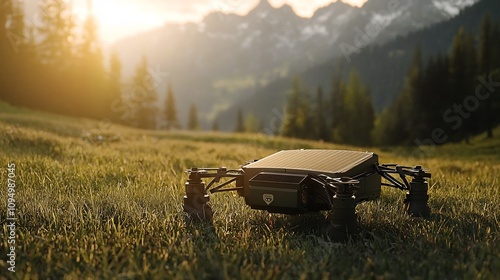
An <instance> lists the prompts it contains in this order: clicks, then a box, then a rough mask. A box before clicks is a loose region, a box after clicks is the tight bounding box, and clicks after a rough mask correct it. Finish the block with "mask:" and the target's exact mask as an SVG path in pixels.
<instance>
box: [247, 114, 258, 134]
mask: <svg viewBox="0 0 500 280" xmlns="http://www.w3.org/2000/svg"><path fill="white" fill-rule="evenodd" d="M245 132H248V133H256V132H259V121H258V120H257V118H256V117H255V115H254V114H253V113H248V114H247V115H246V117H245Z"/></svg>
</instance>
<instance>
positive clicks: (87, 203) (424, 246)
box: [0, 103, 500, 279]
mask: <svg viewBox="0 0 500 280" xmlns="http://www.w3.org/2000/svg"><path fill="white" fill-rule="evenodd" d="M495 133H496V135H497V137H496V138H495V139H489V140H487V139H485V137H484V136H478V137H476V138H474V139H473V140H472V143H471V144H468V145H465V144H447V145H445V146H442V147H437V148H435V147H426V148H424V149H422V150H420V149H418V150H416V149H409V148H383V149H372V148H359V147H346V146H338V145H333V144H327V143H319V142H308V141H300V140H292V139H284V138H279V137H274V138H271V137H264V136H261V135H233V134H222V133H190V132H157V131H144V130H137V129H132V128H127V127H122V126H118V125H108V124H105V123H102V122H97V121H92V120H86V119H75V118H68V117H61V116H54V115H51V114H46V113H40V112H33V111H28V110H24V109H17V108H13V107H10V106H7V105H5V104H2V103H0V170H1V171H0V185H1V186H2V187H1V188H0V220H1V222H2V229H1V231H0V232H1V234H0V236H1V237H0V243H1V244H2V245H1V246H0V256H1V257H0V278H4V277H5V278H12V279H24V278H25V277H29V278H33V279H48V278H51V279H61V278H64V277H65V278H67V279H84V278H95V279H109V278H114V279H128V278H138V279H141V278H148V279H149V278H158V279H205V278H211V279H330V278H334V279H346V278H350V279H382V278H387V279H401V278H406V279H457V278H459V279H494V278H496V277H498V275H499V274H500V235H499V233H500V225H499V219H500V182H499V177H500V176H499V174H500V137H498V135H499V134H500V129H497V130H496V131H495ZM295 148H326V149H354V150H362V151H364V150H371V151H375V152H377V153H378V154H379V156H380V161H381V162H382V163H392V162H397V163H400V164H408V165H415V164H421V165H423V166H425V167H428V168H430V169H431V171H432V174H433V178H432V180H431V181H430V193H429V194H430V196H431V199H430V202H429V204H430V206H431V208H432V211H433V215H432V217H431V218H430V219H428V220H423V219H412V218H409V217H407V216H406V215H405V214H404V213H402V211H401V205H402V201H403V199H404V194H403V193H402V192H400V191H399V190H393V189H384V190H383V193H382V197H381V198H380V199H379V200H377V201H373V202H367V203H364V204H360V205H359V206H358V207H357V211H358V215H359V225H360V227H361V234H360V237H359V238H358V239H357V240H355V241H352V242H349V243H347V244H335V243H331V242H328V241H327V240H326V239H325V238H324V237H323V236H322V234H321V231H322V226H323V223H324V221H323V216H322V215H304V216H286V215H278V214H272V215H271V214H268V213H267V212H264V211H255V210H251V209H249V207H247V206H246V205H245V203H244V201H243V199H241V198H238V197H236V195H235V194H231V193H229V194H219V195H215V196H213V197H212V199H211V205H212V208H213V209H214V212H215V213H214V225H213V227H209V226H201V225H200V226H186V224H185V223H184V220H183V215H182V195H183V192H184V183H185V180H186V174H184V170H185V169H187V168H189V167H192V166H208V167H218V166H227V167H239V165H240V164H243V163H245V162H246V161H248V160H253V159H257V158H261V157H264V156H266V155H269V154H272V153H274V152H276V151H279V150H282V149H295ZM10 163H14V164H15V165H16V168H15V175H16V177H15V182H16V195H15V199H16V217H17V219H18V222H17V228H16V233H17V239H16V241H17V245H18V246H17V248H16V273H10V272H8V270H7V268H8V267H9V265H8V264H7V262H6V261H7V256H6V255H7V253H8V243H7V235H8V234H9V230H8V228H7V221H6V217H7V213H6V212H7V173H8V171H7V166H8V164H10ZM495 275H497V276H495Z"/></svg>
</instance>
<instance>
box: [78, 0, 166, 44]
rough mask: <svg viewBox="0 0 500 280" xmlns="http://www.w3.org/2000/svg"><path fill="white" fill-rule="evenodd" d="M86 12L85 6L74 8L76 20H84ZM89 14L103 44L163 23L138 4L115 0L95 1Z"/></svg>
mask: <svg viewBox="0 0 500 280" xmlns="http://www.w3.org/2000/svg"><path fill="white" fill-rule="evenodd" d="M88 10H89V9H88V7H87V6H85V5H83V6H76V5H75V7H74V11H75V14H76V16H77V18H78V20H84V19H85V18H86V17H87V15H88ZM91 13H92V15H93V17H94V18H95V20H96V21H97V24H98V28H99V34H100V37H101V38H102V40H103V42H105V43H111V42H114V41H116V40H117V39H119V38H122V37H125V36H128V35H131V34H134V33H138V32H141V31H144V30H148V29H151V28H153V27H155V26H161V25H162V24H163V23H164V21H163V20H162V18H161V16H158V15H157V14H154V13H153V14H152V13H151V11H147V10H144V6H141V5H140V2H138V3H137V4H136V3H130V2H125V1H117V0H107V1H95V2H94V3H93V5H92V8H91Z"/></svg>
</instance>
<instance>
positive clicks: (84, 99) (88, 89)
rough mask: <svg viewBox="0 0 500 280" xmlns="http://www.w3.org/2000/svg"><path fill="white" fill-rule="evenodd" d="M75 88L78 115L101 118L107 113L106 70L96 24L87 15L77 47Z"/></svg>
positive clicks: (108, 99)
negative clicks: (79, 43)
mask: <svg viewBox="0 0 500 280" xmlns="http://www.w3.org/2000/svg"><path fill="white" fill-rule="evenodd" d="M78 54H79V56H78V63H77V67H78V70H77V73H76V74H77V77H75V80H76V81H78V84H79V87H78V88H77V94H78V96H77V97H78V99H79V100H81V102H80V107H81V110H82V112H81V113H80V115H82V116H87V117H94V118H103V117H106V116H107V115H109V111H110V110H111V107H110V103H111V101H110V98H109V96H108V95H107V94H106V72H105V69H104V62H103V55H102V51H101V49H100V47H99V42H98V36H97V25H96V23H95V20H94V18H93V17H92V16H91V15H89V16H88V17H87V19H86V21H85V23H84V28H83V34H82V44H81V45H80V47H79V48H78Z"/></svg>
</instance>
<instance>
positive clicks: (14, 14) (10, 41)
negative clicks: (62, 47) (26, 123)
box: [0, 0, 24, 103]
mask: <svg viewBox="0 0 500 280" xmlns="http://www.w3.org/2000/svg"><path fill="white" fill-rule="evenodd" d="M18 6H19V4H18V3H17V2H13V1H10V0H6V1H2V3H0V99H2V100H4V101H7V102H10V103H16V101H17V99H18V96H17V93H18V90H17V86H18V85H20V84H22V83H23V82H22V81H19V80H18V79H20V78H21V76H20V75H19V74H20V73H21V71H20V69H19V66H20V65H19V61H16V60H18V59H17V58H18V56H17V52H18V51H19V49H18V48H19V47H18V42H19V38H22V37H23V36H24V19H23V15H22V10H21V9H19V7H18ZM14 39H17V40H14Z"/></svg>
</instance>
